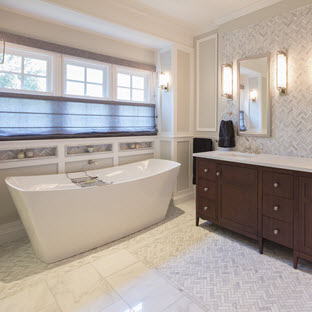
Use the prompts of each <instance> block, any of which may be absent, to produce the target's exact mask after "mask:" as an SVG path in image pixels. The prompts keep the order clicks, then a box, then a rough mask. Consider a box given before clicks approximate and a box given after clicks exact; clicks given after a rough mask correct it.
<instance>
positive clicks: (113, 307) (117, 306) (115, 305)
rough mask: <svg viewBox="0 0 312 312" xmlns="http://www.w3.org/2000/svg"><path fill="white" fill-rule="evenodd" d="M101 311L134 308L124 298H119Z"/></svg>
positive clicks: (118, 311)
mask: <svg viewBox="0 0 312 312" xmlns="http://www.w3.org/2000/svg"><path fill="white" fill-rule="evenodd" d="M100 312H133V310H132V309H131V308H130V307H129V306H128V305H127V304H126V303H125V302H124V301H123V300H119V301H117V302H115V303H113V304H112V305H110V306H109V307H107V308H105V309H104V310H101V311H100Z"/></svg>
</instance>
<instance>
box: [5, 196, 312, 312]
mask: <svg viewBox="0 0 312 312" xmlns="http://www.w3.org/2000/svg"><path fill="white" fill-rule="evenodd" d="M194 217H195V216H194V202H193V201H189V202H185V203H183V204H180V205H178V207H170V209H169V211H168V215H167V218H166V219H165V220H164V221H163V222H161V223H159V224H157V225H155V226H153V227H150V228H148V229H145V230H143V231H141V232H139V233H136V234H133V235H131V236H128V237H126V238H124V239H121V240H119V241H116V242H114V243H111V244H108V245H105V246H103V247H100V248H97V249H94V250H91V251H88V252H86V253H83V254H81V255H77V256H75V257H72V258H70V259H66V260H63V261H60V262H58V263H55V264H51V265H47V264H45V263H43V262H41V261H40V260H38V259H37V258H36V256H35V255H34V253H33V251H32V248H31V245H30V243H29V241H28V239H27V238H24V239H21V240H18V241H15V242H12V243H7V244H3V245H0V311H8V312H11V311H13V312H14V311H23V312H28V311H29V312H67V311H69V312H72V311H78V312H85V311H88V312H146V311H147V312H154V311H155V312H161V311H165V312H184V311H185V312H204V311H226V312H231V311H246V312H247V311H248V312H250V311H283V312H284V311H289V312H290V311H291V312H293V311H300V312H302V311H312V264H311V263H308V262H305V261H302V260H300V268H299V270H294V269H293V268H292V253H291V250H289V249H287V248H284V247H281V246H278V245H276V244H273V243H269V242H267V243H266V245H265V254H264V255H260V254H259V253H258V249H257V242H256V241H253V240H251V239H248V238H245V237H243V236H241V235H239V234H235V233H233V232H230V231H227V230H225V229H222V228H220V227H217V226H215V225H213V224H210V223H208V222H202V223H201V225H200V226H199V227H195V218H194Z"/></svg>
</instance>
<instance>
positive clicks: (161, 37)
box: [0, 0, 281, 48]
mask: <svg viewBox="0 0 312 312" xmlns="http://www.w3.org/2000/svg"><path fill="white" fill-rule="evenodd" d="M279 1H281V0H87V1H86V0H0V8H3V9H5V10H9V11H12V12H14V13H19V14H24V15H28V16H31V17H34V18H39V19H43V20H49V21H52V22H56V23H61V24H62V25H68V26H70V27H74V28H78V29H81V30H88V31H92V32H96V33H99V34H103V35H106V36H111V37H113V38H119V39H122V40H126V41H129V42H133V43H136V44H140V45H143V46H147V47H152V48H163V47H165V46H167V45H168V44H170V43H172V42H176V43H180V44H183V45H185V46H189V47H192V46H193V37H194V36H196V35H199V34H202V33H205V32H208V31H211V30H213V29H216V28H217V27H218V26H219V25H221V24H223V23H226V22H228V21H230V20H233V19H235V18H238V17H240V16H242V15H246V14H248V13H251V12H254V11H256V10H259V9H261V8H264V7H266V6H270V5H272V4H274V3H276V2H279Z"/></svg>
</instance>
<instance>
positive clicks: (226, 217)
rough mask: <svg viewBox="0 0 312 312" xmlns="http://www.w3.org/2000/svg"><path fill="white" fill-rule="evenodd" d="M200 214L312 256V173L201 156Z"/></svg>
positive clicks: (198, 174) (300, 254) (198, 216)
mask: <svg viewBox="0 0 312 312" xmlns="http://www.w3.org/2000/svg"><path fill="white" fill-rule="evenodd" d="M196 161H197V172H196V185H197V187H196V225H198V223H199V219H203V220H208V221H211V222H213V223H215V224H218V225H220V226H222V227H225V228H228V229H230V230H233V231H235V232H238V233H240V234H243V235H246V236H248V237H251V238H253V239H256V240H258V242H259V250H260V253H263V240H264V239H267V240H270V241H274V242H276V243H279V244H281V245H284V246H287V247H289V248H292V249H293V250H294V267H295V268H297V265H298V258H304V259H307V260H310V261H312V173H306V172H301V171H293V170H286V169H277V168H271V167H264V166H259V165H254V164H243V163H238V162H230V161H223V160H215V159H206V158H199V157H197V158H196Z"/></svg>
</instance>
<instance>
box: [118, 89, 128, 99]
mask: <svg viewBox="0 0 312 312" xmlns="http://www.w3.org/2000/svg"><path fill="white" fill-rule="evenodd" d="M130 91H131V89H130V88H125V87H118V88H117V99H118V100H124V101H130V99H131V92H130Z"/></svg>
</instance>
